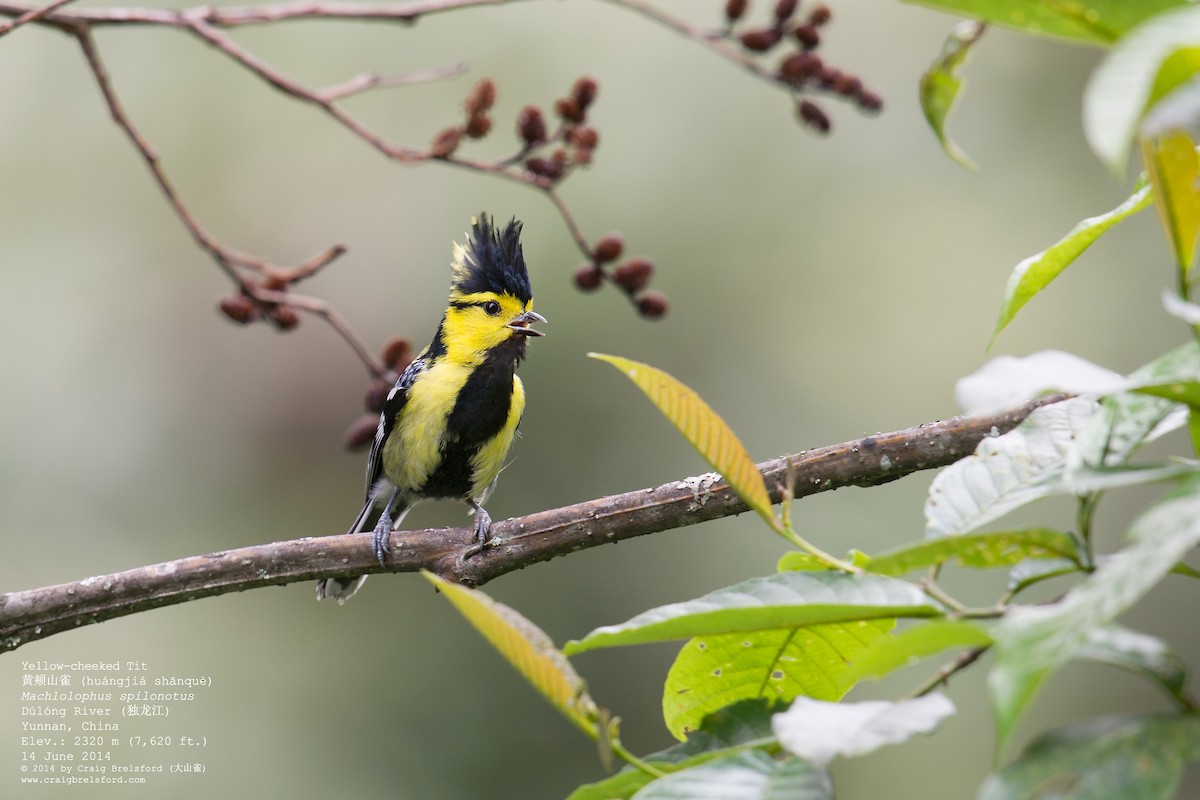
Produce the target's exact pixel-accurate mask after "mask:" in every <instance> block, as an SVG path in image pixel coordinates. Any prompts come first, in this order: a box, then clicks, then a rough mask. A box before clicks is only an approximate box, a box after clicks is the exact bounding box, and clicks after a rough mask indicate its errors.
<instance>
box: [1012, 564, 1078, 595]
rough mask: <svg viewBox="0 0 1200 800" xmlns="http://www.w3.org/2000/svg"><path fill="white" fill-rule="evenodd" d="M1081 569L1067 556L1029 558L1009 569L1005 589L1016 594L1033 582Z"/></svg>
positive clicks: (1069, 573)
mask: <svg viewBox="0 0 1200 800" xmlns="http://www.w3.org/2000/svg"><path fill="white" fill-rule="evenodd" d="M1082 571H1083V567H1081V566H1080V565H1079V563H1078V562H1077V561H1073V560H1071V559H1069V558H1038V559H1032V558H1031V559H1029V560H1028V561H1022V562H1021V563H1020V564H1017V565H1016V566H1014V567H1013V568H1012V570H1010V571H1009V573H1008V585H1007V589H1008V591H1010V592H1012V593H1013V594H1016V593H1017V592H1020V591H1021V590H1023V589H1026V588H1028V587H1030V586H1032V585H1033V584H1035V583H1040V582H1041V581H1045V580H1049V579H1050V578H1058V577H1061V576H1063V575H1071V574H1073V573H1076V572H1082Z"/></svg>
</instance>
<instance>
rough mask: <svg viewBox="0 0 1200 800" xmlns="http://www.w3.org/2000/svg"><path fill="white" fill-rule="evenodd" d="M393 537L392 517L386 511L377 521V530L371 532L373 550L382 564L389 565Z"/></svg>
mask: <svg viewBox="0 0 1200 800" xmlns="http://www.w3.org/2000/svg"><path fill="white" fill-rule="evenodd" d="M391 537H392V517H391V515H390V514H387V513H384V514H383V515H382V516H381V517H380V518H379V522H377V523H375V530H374V531H372V532H371V550H372V551H373V552H374V553H375V558H377V559H378V560H379V564H380V566H384V567H386V566H387V554H388V550H389V547H390V540H391Z"/></svg>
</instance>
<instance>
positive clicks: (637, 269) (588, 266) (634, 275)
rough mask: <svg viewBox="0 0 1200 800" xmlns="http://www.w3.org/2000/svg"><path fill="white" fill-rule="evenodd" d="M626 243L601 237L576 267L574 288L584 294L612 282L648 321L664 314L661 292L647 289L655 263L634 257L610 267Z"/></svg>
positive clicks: (615, 236) (613, 236)
mask: <svg viewBox="0 0 1200 800" xmlns="http://www.w3.org/2000/svg"><path fill="white" fill-rule="evenodd" d="M624 250H625V241H624V240H623V239H622V238H621V235H620V234H617V233H610V234H608V235H606V236H602V237H600V239H599V241H597V242H596V245H595V247H593V248H592V252H591V260H589V261H585V262H583V263H582V264H580V265H579V266H578V267H576V268H575V285H576V286H578V287H579V288H580V289H582V290H583V291H585V292H592V291H595V290H596V289H599V288H600V287H601V286H602V285H604V282H605V281H606V280H607V281H611V282H612V283H614V284H615V285H616V286H617V288H619V289H621V291H623V292H625V294H626V295H627V296H628V297H629V299H630V300H632V301H633V304H634V306H636V307H637V310H638V313H639V314H641V315H642V316H643V317H646V318H647V319H656V318H658V317H661V316H663V315H664V314H666V313H667V307H668V304H667V297H666V295H664V294H663V293H662V292H657V291H655V290H653V289H646V286H647V284H649V283H650V276H651V275H653V274H654V262H653V261H651V260H650V259H648V258H644V257H641V256H635V257H633V258H627V259H625V260H624V261H622V262H620V263H619V264H616V265H615V266H609V265H611V264H613V262H615V261H617V259H619V258H620V257H621V253H622V252H624Z"/></svg>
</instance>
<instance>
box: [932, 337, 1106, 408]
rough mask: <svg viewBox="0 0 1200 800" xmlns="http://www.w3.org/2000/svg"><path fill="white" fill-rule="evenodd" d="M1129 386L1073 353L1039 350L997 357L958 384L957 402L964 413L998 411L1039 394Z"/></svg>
mask: <svg viewBox="0 0 1200 800" xmlns="http://www.w3.org/2000/svg"><path fill="white" fill-rule="evenodd" d="M1127 387H1128V380H1127V379H1126V378H1125V376H1124V375H1121V374H1119V373H1116V372H1113V371H1112V370H1110V369H1106V368H1104V367H1101V366H1097V365H1096V364H1093V363H1092V362H1090V361H1088V360H1086V359H1083V358H1080V357H1079V356H1077V355H1074V354H1073V353H1064V352H1063V351H1061V350H1039V351H1037V352H1036V353H1030V354H1029V355H1027V356H997V357H996V358H993V359H991V360H990V361H988V362H987V363H986V364H984V365H983V366H982V367H980V368H979V369H977V370H975V371H974V372H972V373H971V374H970V375H967V376H966V377H964V378H959V379H958V381H956V382H955V384H954V401H955V402H956V403H957V404H958V407H959V408H960V409H962V412H963V413H964V414H970V415H975V414H997V413H1000V412H1003V411H1007V410H1008V409H1010V408H1012V407H1013V406H1018V405H1021V404H1022V403H1027V402H1029V401H1030V400H1033V399H1035V398H1038V397H1044V396H1046V395H1051V394H1058V393H1059V392H1065V393H1067V394H1107V393H1109V392H1116V391H1120V390H1122V389H1125V388H1127Z"/></svg>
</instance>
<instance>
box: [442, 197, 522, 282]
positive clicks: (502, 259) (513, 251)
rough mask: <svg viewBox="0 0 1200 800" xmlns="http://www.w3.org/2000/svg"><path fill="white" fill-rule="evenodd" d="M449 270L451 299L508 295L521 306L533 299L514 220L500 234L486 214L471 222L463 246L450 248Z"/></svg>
mask: <svg viewBox="0 0 1200 800" xmlns="http://www.w3.org/2000/svg"><path fill="white" fill-rule="evenodd" d="M450 269H451V273H452V276H453V281H452V283H451V286H450V294H451V297H452V298H453V297H454V296H455V295H460V296H461V295H467V294H475V293H476V292H495V293H497V294H511V295H512V296H513V297H516V298H517V299H518V300H520V301H522V302H524V303H528V302H529V301H530V300H531V299H533V289H531V288H530V286H529V272H528V271H527V270H526V268H525V256H524V254H523V253H522V252H521V223H520V222H517V220H516V219H513V220H511V221H510V222H509V223H508V225H506V226H505V227H504V230H502V231H498V230H496V228H495V226H494V225H493V224H492V219H491V217H489V216H488V215H487V214H480V215H479V216H478V217H476V218H475V219H474V220H472V224H471V232H470V233H469V234H467V243H466V245H465V246H464V245H460V244H457V243H456V244H455V245H454V262H453V263H452V264H451V265H450Z"/></svg>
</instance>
